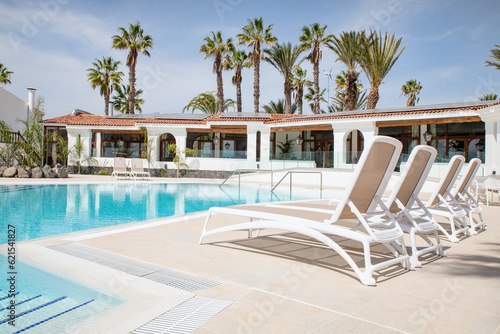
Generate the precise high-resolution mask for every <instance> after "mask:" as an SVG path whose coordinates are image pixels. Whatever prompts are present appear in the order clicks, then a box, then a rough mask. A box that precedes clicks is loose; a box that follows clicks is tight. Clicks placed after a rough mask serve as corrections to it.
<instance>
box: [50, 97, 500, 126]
mask: <svg viewBox="0 0 500 334" xmlns="http://www.w3.org/2000/svg"><path fill="white" fill-rule="evenodd" d="M496 105H500V101H497V102H488V101H485V102H484V103H481V102H475V103H474V102H473V103H471V104H469V105H466V104H455V105H451V104H450V105H441V106H418V107H409V108H399V109H398V108H394V109H379V110H377V109H374V110H363V111H352V112H349V111H346V112H338V113H333V114H320V115H296V114H292V115H286V114H270V116H271V117H270V118H258V117H221V114H216V115H211V116H209V117H207V118H205V119H203V120H196V119H189V120H187V119H160V118H158V119H157V118H156V117H161V116H153V117H150V118H142V119H137V118H136V119H131V118H109V117H106V116H99V115H89V114H84V113H78V114H77V115H75V116H71V115H66V116H60V117H55V118H51V119H47V120H45V121H44V123H55V124H66V125H81V126H130V127H132V126H135V125H136V124H141V123H142V124H144V123H147V124H200V125H201V124H209V123H212V122H226V123H233V122H263V123H265V124H277V123H292V122H306V121H313V120H331V119H348V118H367V117H368V118H369V117H387V116H400V115H418V114H437V113H441V112H454V111H462V110H479V109H483V108H485V107H491V106H496Z"/></svg>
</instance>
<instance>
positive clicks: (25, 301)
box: [0, 295, 42, 312]
mask: <svg viewBox="0 0 500 334" xmlns="http://www.w3.org/2000/svg"><path fill="white" fill-rule="evenodd" d="M41 296H42V295H38V296H35V297H31V298H28V299H25V300H23V301H20V302H19V303H16V307H17V306H19V305H22V304H24V303H27V302H30V301H32V300H35V299H37V298H40V297H41ZM6 309H7V308H6V307H4V308H2V309H0V312H2V311H5V310H6Z"/></svg>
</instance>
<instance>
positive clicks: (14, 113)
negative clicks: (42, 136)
mask: <svg viewBox="0 0 500 334" xmlns="http://www.w3.org/2000/svg"><path fill="white" fill-rule="evenodd" d="M35 90H36V89H34V88H28V91H29V96H28V100H29V101H30V102H26V101H24V100H23V99H21V98H19V97H17V96H16V95H14V94H12V93H11V92H9V91H7V90H5V89H4V88H2V87H0V101H1V103H0V120H2V121H4V122H5V123H7V125H8V126H10V127H11V129H12V130H13V131H14V132H19V131H22V130H23V124H22V123H21V122H19V121H18V120H25V119H26V116H27V115H28V112H29V110H30V109H29V108H30V106H31V107H32V106H33V105H34V102H35Z"/></svg>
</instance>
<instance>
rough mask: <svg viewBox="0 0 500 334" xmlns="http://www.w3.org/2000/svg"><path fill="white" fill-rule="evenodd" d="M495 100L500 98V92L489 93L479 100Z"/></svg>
mask: <svg viewBox="0 0 500 334" xmlns="http://www.w3.org/2000/svg"><path fill="white" fill-rule="evenodd" d="M495 100H498V94H493V93H489V94H484V95H483V96H480V97H479V101H495Z"/></svg>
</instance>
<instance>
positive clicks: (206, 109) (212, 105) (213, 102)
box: [182, 92, 234, 114]
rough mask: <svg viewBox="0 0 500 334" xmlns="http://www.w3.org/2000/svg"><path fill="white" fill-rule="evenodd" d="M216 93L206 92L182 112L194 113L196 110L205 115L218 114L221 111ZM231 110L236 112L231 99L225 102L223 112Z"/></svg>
mask: <svg viewBox="0 0 500 334" xmlns="http://www.w3.org/2000/svg"><path fill="white" fill-rule="evenodd" d="M216 94H217V93H216V92H205V93H201V94H200V95H198V96H195V97H194V98H193V99H192V100H191V101H189V103H188V104H187V106H185V107H184V108H183V109H182V112H185V111H186V110H189V109H191V112H192V113H193V112H194V111H195V110H200V111H201V112H202V113H205V114H217V112H218V110H220V108H219V106H218V101H217V99H216ZM229 108H233V110H234V101H233V100H231V99H226V100H224V104H223V107H222V109H223V111H227V110H229Z"/></svg>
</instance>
